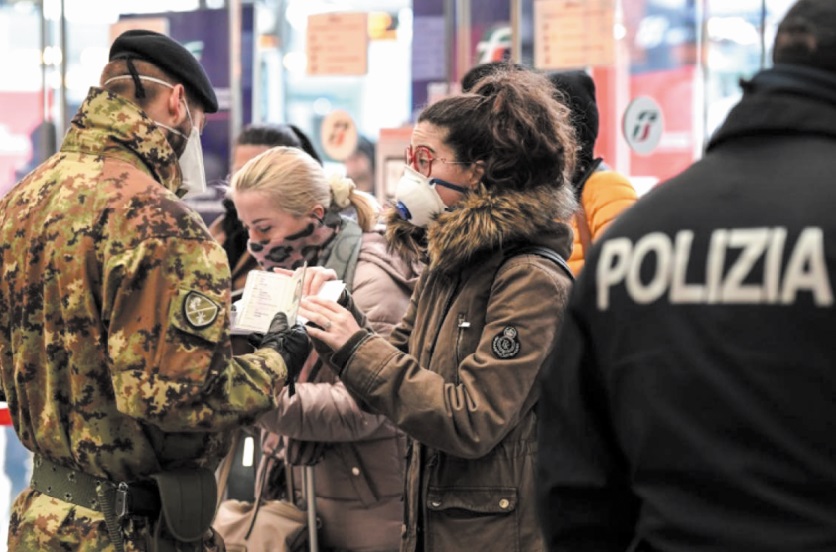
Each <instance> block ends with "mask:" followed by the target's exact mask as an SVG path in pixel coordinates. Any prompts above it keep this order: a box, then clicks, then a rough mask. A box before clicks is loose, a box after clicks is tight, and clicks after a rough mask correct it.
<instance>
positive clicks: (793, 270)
mask: <svg viewBox="0 0 836 552" xmlns="http://www.w3.org/2000/svg"><path fill="white" fill-rule="evenodd" d="M773 60H774V62H775V64H774V67H772V68H770V69H766V70H764V71H761V72H760V73H758V74H757V75H755V76H754V78H752V79H751V80H749V81H748V82H745V83H744V85H743V88H744V95H743V99H742V100H741V102H740V103H739V104H738V105H737V106H736V107H735V108H734V109H733V110H732V111H731V113H730V114H729V116H728V119H727V120H726V122H725V124H724V125H723V126H722V128H721V129H720V130H719V131H718V132H717V134H716V135H715V136H714V137H713V138H712V140H711V142H710V143H709V145H708V150H707V153H706V155H705V157H704V158H703V159H702V160H700V161H698V162H697V163H695V164H694V165H693V166H692V167H690V168H689V169H688V170H686V171H685V172H684V173H683V174H681V175H679V176H678V177H676V178H673V179H672V180H670V181H669V182H667V183H664V184H662V185H661V186H659V187H658V188H656V189H655V190H654V191H653V192H651V193H650V194H648V195H647V196H646V197H644V198H642V199H641V200H640V201H639V202H638V203H637V204H636V205H635V206H634V207H633V208H632V209H631V210H629V211H627V212H625V213H624V214H623V215H622V216H621V217H620V218H619V219H618V220H617V221H616V222H615V223H614V225H613V226H612V228H611V229H610V231H609V232H607V233H606V234H605V235H604V237H603V239H602V241H601V242H600V244H599V245H597V246H596V247H594V248H593V255H592V258H591V260H590V262H589V263H588V264H587V266H586V268H585V269H584V271H583V273H582V274H581V277H580V278H579V280H578V282H577V284H576V287H575V289H574V290H573V293H572V297H571V299H570V303H569V310H568V313H567V316H566V323H565V326H564V331H563V332H562V337H561V340H560V344H559V346H558V350H559V351H561V355H560V356H559V357H558V361H557V362H556V363H554V364H553V365H552V366H551V367H550V369H549V370H548V371H547V373H546V375H545V377H544V380H543V386H544V388H543V394H542V398H541V400H540V405H539V407H540V408H539V412H540V415H541V424H540V428H541V432H540V438H539V459H538V462H539V464H538V465H539V468H538V481H539V485H538V493H539V504H540V512H541V519H542V527H543V529H544V531H545V533H546V537H547V543H548V547H549V550H554V551H562V550H566V551H569V550H571V551H573V552H577V551H585V550H594V551H596V552H608V551H616V550H617V551H624V550H631V551H662V550H664V551H666V552H680V551H682V552H684V551H688V552H693V551H696V550H699V551H703V552H706V551H728V552H731V551H742V550H746V551H758V552H766V551H774V552H778V551H780V552H786V551H788V550H792V551H794V552H801V551H824V550H836V522H834V520H836V500H834V496H836V439H834V420H836V401H834V396H836V370H834V368H836V347H834V345H833V331H834V328H836V309H834V308H833V297H834V296H833V285H834V282H833V276H834V274H836V217H834V216H833V206H834V205H836V186H834V185H833V182H832V179H833V177H832V175H833V174H836V2H833V1H832V0H800V1H799V2H797V3H796V4H795V5H794V6H793V7H792V8H791V9H790V10H789V12H788V13H787V15H786V17H785V18H784V19H783V21H782V22H781V24H780V26H779V28H778V32H777V36H776V40H775V45H774V51H773Z"/></svg>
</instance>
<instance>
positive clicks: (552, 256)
mask: <svg viewBox="0 0 836 552" xmlns="http://www.w3.org/2000/svg"><path fill="white" fill-rule="evenodd" d="M517 255H539V256H540V257H544V258H546V259H548V260H550V261H552V262H553V263H554V264H556V265H557V266H559V267H560V268H561V269H563V272H565V273H566V275H567V276H568V277H569V279H570V280H572V281H573V282H574V281H575V275H574V274H572V270H571V269H570V268H569V265H568V264H567V263H566V259H564V258H563V257H561V255H560V253H558V252H557V251H555V250H554V249H551V248H549V247H546V246H545V245H534V244H522V245H518V246H516V247H512V248H511V249H509V250H508V251H506V252H505V258H504V259H503V261H502V262H503V263H504V262H505V261H507V260H508V259H510V258H511V257H516V256H517Z"/></svg>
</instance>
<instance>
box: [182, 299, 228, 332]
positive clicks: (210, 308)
mask: <svg viewBox="0 0 836 552" xmlns="http://www.w3.org/2000/svg"><path fill="white" fill-rule="evenodd" d="M220 312H221V307H219V306H218V304H217V303H215V302H214V301H212V300H211V299H209V298H208V297H206V296H205V295H203V294H202V293H198V292H196V291H190V292H189V294H188V295H186V298H185V300H184V301H183V317H184V318H185V319H186V322H188V323H189V325H190V326H191V327H192V328H195V329H201V328H205V327H206V326H209V325H211V324H212V323H213V322H214V321H215V320H216V319H217V318H218V313H220Z"/></svg>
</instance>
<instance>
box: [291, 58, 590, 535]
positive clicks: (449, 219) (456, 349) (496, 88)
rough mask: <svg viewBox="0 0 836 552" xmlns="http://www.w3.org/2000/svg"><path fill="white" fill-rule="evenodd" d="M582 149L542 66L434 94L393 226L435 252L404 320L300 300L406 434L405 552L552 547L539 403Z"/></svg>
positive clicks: (403, 241) (562, 287) (378, 408)
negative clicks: (384, 327) (377, 324)
mask: <svg viewBox="0 0 836 552" xmlns="http://www.w3.org/2000/svg"><path fill="white" fill-rule="evenodd" d="M576 149H577V148H576V142H575V137H574V132H573V128H572V123H571V121H570V119H569V110H568V109H567V108H566V106H565V105H563V104H561V103H559V102H558V101H557V100H556V99H554V98H553V97H552V94H551V85H550V84H549V82H548V81H547V80H545V77H543V76H541V75H538V74H536V73H534V72H531V71H515V72H513V73H509V72H506V71H500V72H496V73H494V74H491V75H488V76H486V77H484V78H482V79H480V80H479V81H478V82H477V83H476V84H475V85H474V87H473V93H468V94H461V95H457V96H452V97H449V98H445V99H442V100H439V101H438V102H436V103H434V104H431V105H430V106H429V107H427V108H425V109H424V110H423V111H422V112H421V114H420V115H419V117H418V121H417V123H416V125H415V128H414V130H413V132H412V140H411V145H410V146H409V148H407V151H406V159H405V161H406V166H405V173H404V176H403V177H402V179H401V181H400V182H399V184H398V186H397V188H396V193H395V195H396V199H397V209H396V210H395V211H394V212H393V213H392V214H391V215H390V218H389V226H388V227H387V233H388V237H389V239H390V241H391V245H392V247H394V248H396V249H398V250H400V251H404V252H409V253H411V254H413V255H415V256H417V257H420V258H423V259H426V261H427V268H426V269H425V270H424V272H423V274H422V275H421V279H420V281H419V282H418V285H417V286H416V289H415V292H414V293H413V295H412V299H411V302H410V305H409V308H408V309H407V312H406V315H405V316H404V318H403V320H402V321H401V322H400V324H399V325H398V326H397V327H396V328H395V330H394V331H393V332H392V334H391V335H390V336H389V337H388V339H387V338H386V337H384V336H381V335H379V334H377V333H375V332H374V331H373V328H371V327H370V326H369V325H368V324H365V322H364V319H363V316H362V312H361V311H362V305H360V304H359V301H352V299H353V297H351V296H346V297H343V298H341V300H340V301H339V302H334V301H326V300H323V299H319V298H316V297H309V298H308V299H304V300H303V301H302V308H301V309H300V311H299V312H300V314H302V315H303V316H304V317H305V318H307V319H308V320H309V321H310V324H312V325H310V324H309V326H308V333H309V334H310V336H311V337H312V338H313V340H314V345H315V347H316V348H317V349H318V350H319V351H320V354H325V351H328V352H329V353H331V355H330V359H329V366H330V367H331V368H332V369H333V370H334V372H335V373H337V374H339V377H340V380H341V381H342V382H343V383H344V384H345V385H346V387H347V388H348V389H349V390H350V391H351V393H352V394H353V396H355V397H358V400H361V401H362V404H363V405H364V406H366V407H367V408H369V409H370V410H372V411H374V412H378V413H380V414H383V415H385V416H387V417H388V418H389V419H390V420H392V422H394V424H395V425H396V426H397V427H398V428H400V429H401V430H402V431H403V432H404V433H406V434H407V435H408V436H409V438H410V443H411V446H410V448H409V452H408V454H407V467H406V497H405V501H406V503H405V513H406V519H405V520H404V522H405V531H404V534H403V538H402V542H401V550H403V551H408V552H411V551H415V550H525V551H535V550H544V548H545V547H544V543H543V537H542V534H541V532H540V527H539V524H538V520H537V512H536V503H535V495H536V493H535V458H536V452H537V446H536V445H537V416H536V413H535V411H534V406H535V404H536V403H537V400H538V398H539V393H540V391H539V386H538V385H537V380H538V377H539V374H540V372H541V371H542V370H543V368H544V367H545V366H547V365H549V364H551V363H554V362H555V361H556V360H557V359H558V358H559V355H560V351H558V350H557V347H556V342H557V334H558V329H559V326H560V324H561V322H562V320H563V311H564V308H565V305H566V300H567V297H568V294H569V289H570V287H571V282H572V276H571V273H570V272H569V269H568V267H567V266H566V263H565V261H564V260H563V259H565V258H566V257H568V255H569V253H570V251H571V246H572V232H571V230H570V228H569V225H568V224H567V223H566V221H568V220H569V219H570V217H571V216H572V213H573V212H574V210H575V207H576V204H575V199H574V195H573V193H572V188H571V176H572V174H573V170H574V164H575V151H576ZM316 272H319V274H318V275H317V277H318V279H320V280H321V279H326V278H327V277H328V275H327V273H326V272H325V271H322V270H319V271H316Z"/></svg>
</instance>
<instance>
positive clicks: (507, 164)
mask: <svg viewBox="0 0 836 552" xmlns="http://www.w3.org/2000/svg"><path fill="white" fill-rule="evenodd" d="M471 90H472V92H470V93H465V94H460V95H457V96H451V97H448V98H444V99H442V100H439V101H438V102H436V103H434V104H431V105H430V106H428V107H426V108H425V109H424V110H423V111H422V112H421V114H420V115H419V116H418V122H419V123H421V122H426V123H430V124H432V125H435V126H438V127H440V128H442V129H444V130H446V131H447V134H446V139H445V143H446V144H447V145H449V146H450V147H451V148H452V149H453V151H454V152H455V154H456V158H457V159H460V160H473V161H479V162H482V163H483V164H484V171H485V172H484V177H483V183H484V184H485V187H486V188H487V189H488V190H503V189H509V190H527V189H531V188H534V187H537V186H549V187H553V188H560V187H562V186H564V185H567V184H568V183H569V182H571V177H572V173H573V171H574V167H575V162H576V156H577V153H576V150H577V142H576V138H575V130H574V128H573V125H572V122H571V119H570V116H569V115H570V113H569V109H568V108H567V107H566V105H564V104H562V103H560V102H559V101H558V100H557V99H555V98H554V97H553V94H552V85H551V83H550V82H549V81H548V79H546V77H544V76H543V75H540V74H538V73H535V72H533V71H520V70H518V69H517V68H514V67H510V68H508V69H504V68H503V69H499V70H493V71H492V72H490V73H489V74H487V75H485V76H484V77H482V78H480V79H479V80H478V81H476V82H475V83H474V84H473V86H472V88H471Z"/></svg>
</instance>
